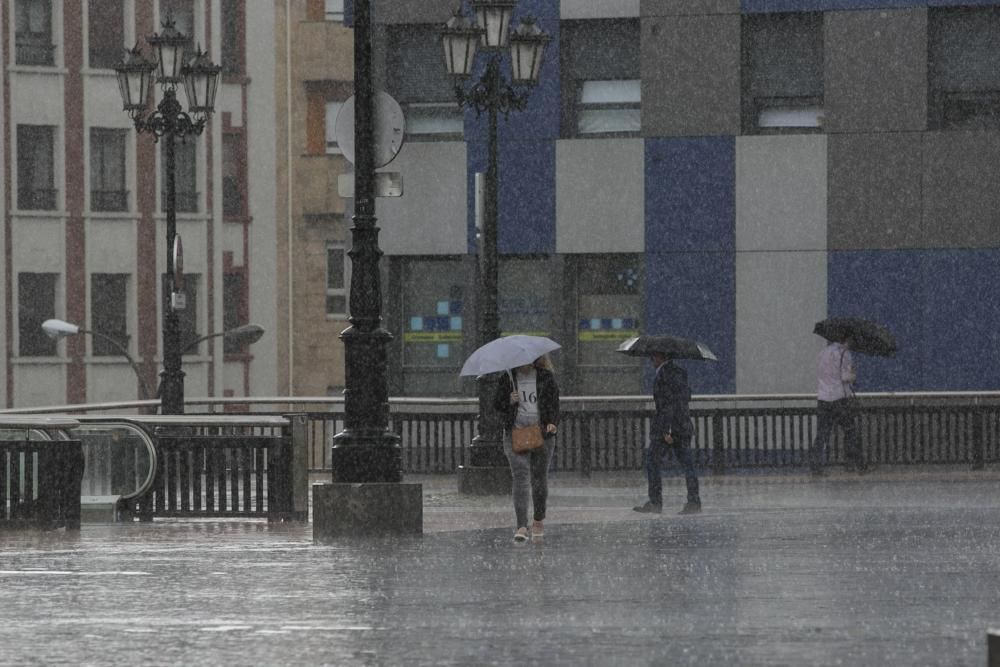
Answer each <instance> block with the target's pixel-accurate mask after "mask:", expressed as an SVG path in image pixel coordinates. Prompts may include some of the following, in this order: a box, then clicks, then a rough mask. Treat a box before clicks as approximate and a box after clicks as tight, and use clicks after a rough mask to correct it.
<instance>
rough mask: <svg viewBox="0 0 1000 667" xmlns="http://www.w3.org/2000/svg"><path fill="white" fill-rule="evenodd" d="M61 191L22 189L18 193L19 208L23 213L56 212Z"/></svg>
mask: <svg viewBox="0 0 1000 667" xmlns="http://www.w3.org/2000/svg"><path fill="white" fill-rule="evenodd" d="M58 196H59V191H58V190H55V189H52V188H21V189H19V190H18V191H17V207H18V208H19V209H21V210H23V211H54V210H56V199H57V198H58Z"/></svg>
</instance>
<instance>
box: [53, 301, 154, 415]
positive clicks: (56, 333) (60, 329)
mask: <svg viewBox="0 0 1000 667" xmlns="http://www.w3.org/2000/svg"><path fill="white" fill-rule="evenodd" d="M42 331H44V332H45V334H46V335H47V336H48V337H49V338H55V339H59V338H67V337H69V336H76V335H77V334H88V335H90V336H93V337H95V338H100V339H101V340H103V341H105V342H106V343H108V344H109V345H111V346H112V347H113V348H115V349H116V350H118V352H120V353H121V354H122V356H124V357H125V358H126V359H128V363H129V366H131V367H132V371H133V372H134V373H135V376H136V377H137V378H139V390H140V391H141V392H142V400H144V401H148V400H149V399H150V398H152V394H151V393H150V391H149V385H147V384H146V378H144V377H143V376H142V370H141V369H140V368H139V365H138V364H137V363H136V362H135V359H133V358H132V355H131V354H129V351H128V348H127V347H125V346H124V345H122V344H121V343H119V342H118V341H117V340H115V339H114V338H112V337H111V336H108V335H106V334H103V333H101V332H100V331H92V330H91V329H84V328H83V327H81V326H78V325H76V324H70V323H69V322H66V321H64V320H45V321H44V322H42Z"/></svg>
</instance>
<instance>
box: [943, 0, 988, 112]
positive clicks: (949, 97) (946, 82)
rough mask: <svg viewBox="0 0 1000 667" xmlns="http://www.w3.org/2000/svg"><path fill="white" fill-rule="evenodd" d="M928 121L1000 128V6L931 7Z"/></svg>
mask: <svg viewBox="0 0 1000 667" xmlns="http://www.w3.org/2000/svg"><path fill="white" fill-rule="evenodd" d="M927 22H928V25H927V33H928V40H927V43H928V54H927V57H928V62H927V72H928V105H927V107H928V125H929V126H930V127H931V128H932V129H944V130H975V129H997V128H1000V9H998V8H996V7H974V8H973V7H956V8H941V9H938V8H932V9H929V10H928V17H927Z"/></svg>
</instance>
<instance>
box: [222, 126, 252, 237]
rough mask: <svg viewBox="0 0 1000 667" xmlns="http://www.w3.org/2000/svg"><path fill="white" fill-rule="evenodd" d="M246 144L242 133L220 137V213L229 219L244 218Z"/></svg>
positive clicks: (225, 134)
mask: <svg viewBox="0 0 1000 667" xmlns="http://www.w3.org/2000/svg"><path fill="white" fill-rule="evenodd" d="M246 162H247V153H246V142H245V141H244V134H243V133H242V132H225V133H223V135H222V212H223V214H225V215H227V216H231V217H245V216H246V188H247V180H246V169H247V164H246Z"/></svg>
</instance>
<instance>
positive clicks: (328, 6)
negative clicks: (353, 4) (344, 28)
mask: <svg viewBox="0 0 1000 667" xmlns="http://www.w3.org/2000/svg"><path fill="white" fill-rule="evenodd" d="M324 5H325V7H324V17H323V18H325V19H326V20H327V21H343V20H344V0H325V2H324Z"/></svg>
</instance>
